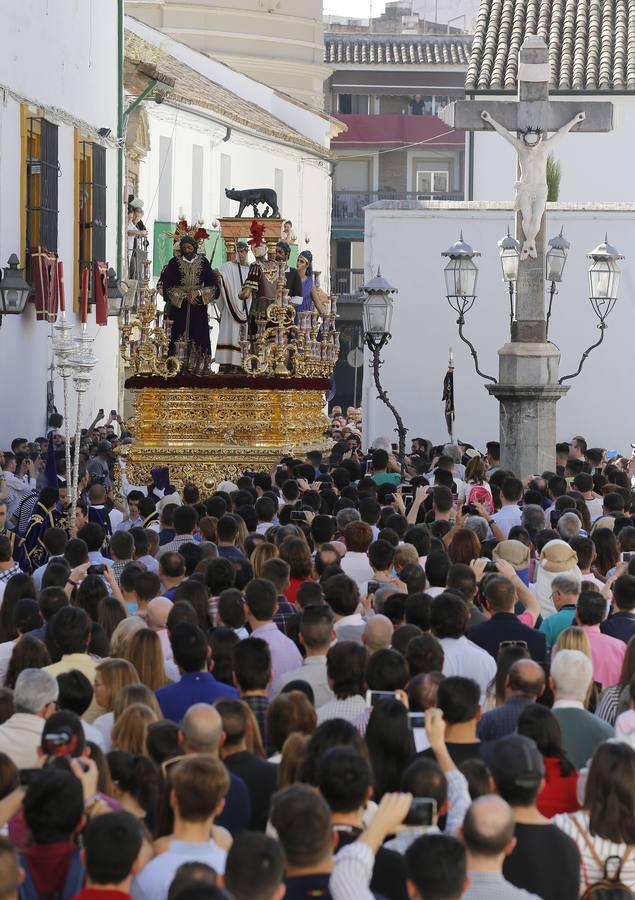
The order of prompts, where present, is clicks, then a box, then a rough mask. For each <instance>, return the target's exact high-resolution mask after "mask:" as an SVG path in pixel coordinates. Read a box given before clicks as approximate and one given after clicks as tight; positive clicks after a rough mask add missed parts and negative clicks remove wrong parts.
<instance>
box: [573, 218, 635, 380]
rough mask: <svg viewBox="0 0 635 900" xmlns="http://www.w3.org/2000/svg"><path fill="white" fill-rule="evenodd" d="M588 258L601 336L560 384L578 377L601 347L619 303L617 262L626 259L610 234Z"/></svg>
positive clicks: (592, 304) (593, 300)
mask: <svg viewBox="0 0 635 900" xmlns="http://www.w3.org/2000/svg"><path fill="white" fill-rule="evenodd" d="M587 259H592V260H593V264H592V265H591V266H589V273H588V275H589V300H590V301H591V306H592V307H593V312H594V313H595V315H596V316H597V317H598V319H599V320H600V321H599V324H598V328H599V329H600V337H599V338H598V340H597V341H596V342H595V344H591V346H590V347H588V348H587V349H586V350H585V351H584V353H583V354H582V357H581V359H580V365H579V366H578V368H577V371H575V372H573V374H571V375H563V376H562V378H560V379H559V382H558V383H559V384H562V383H563V382H564V381H570V380H571V379H572V378H576V377H577V376H578V375H579V374H580V372H581V371H582V366H583V365H584V363H585V362H586V359H587V356H588V355H589V354H590V353H591V351H592V350H595V348H596V347H599V346H600V344H601V343H602V341H603V340H604V332H605V331H606V329H607V328H608V325H607V324H606V319H607V317H608V315H609V313H610V312H611V311H612V309H613V307H614V306H615V304H616V303H617V290H618V287H619V284H620V267H619V266H618V264H617V261H618V259H624V256H623V255H622V254H621V253H620V252H619V250H616V249H615V247H612V246H611V244H609V242H608V235H606V236H605V237H604V241H603V242H602V243H601V244H598V246H597V247H596V248H595V250H591V252H590V253H588V254H587Z"/></svg>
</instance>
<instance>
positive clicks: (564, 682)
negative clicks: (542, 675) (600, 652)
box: [549, 650, 614, 769]
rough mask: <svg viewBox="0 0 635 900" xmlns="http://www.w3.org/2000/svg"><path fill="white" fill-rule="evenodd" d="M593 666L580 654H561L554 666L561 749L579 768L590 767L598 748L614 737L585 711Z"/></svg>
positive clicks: (602, 723)
mask: <svg viewBox="0 0 635 900" xmlns="http://www.w3.org/2000/svg"><path fill="white" fill-rule="evenodd" d="M592 677H593V664H592V662H591V660H590V659H589V657H588V656H586V654H584V653H582V652H581V651H580V650H559V651H558V652H557V653H556V655H555V657H554V658H553V660H552V663H551V676H550V679H549V680H550V683H551V687H552V689H553V693H554V698H555V699H554V704H553V714H554V716H555V717H556V719H557V720H558V722H559V723H560V730H561V731H562V746H563V748H564V751H565V753H566V754H567V756H568V757H569V759H570V760H571V762H572V763H573V765H574V766H575V767H576V769H581V768H582V767H583V766H585V765H586V764H587V762H588V761H589V759H590V758H591V756H592V755H593V751H594V750H595V748H596V747H597V745H598V744H601V743H602V742H603V741H607V740H608V739H609V738H612V737H613V735H614V731H613V728H612V727H611V726H610V725H609V724H608V723H607V722H605V721H604V720H603V719H599V718H598V717H597V716H594V715H593V713H590V712H588V711H587V710H586V709H585V708H584V703H585V700H586V695H587V691H588V689H589V685H590V684H591V678H592Z"/></svg>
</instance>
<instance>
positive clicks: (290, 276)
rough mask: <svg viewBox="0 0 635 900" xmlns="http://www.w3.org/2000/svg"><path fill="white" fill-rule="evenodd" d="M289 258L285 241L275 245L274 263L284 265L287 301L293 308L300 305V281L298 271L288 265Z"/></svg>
mask: <svg viewBox="0 0 635 900" xmlns="http://www.w3.org/2000/svg"><path fill="white" fill-rule="evenodd" d="M290 256H291V247H290V246H289V245H288V244H287V242H286V241H278V243H277V244H276V262H277V263H278V264H280V263H284V264H285V278H286V282H287V290H288V291H289V299H290V301H291V303H293V305H294V306H299V305H300V304H301V303H302V281H301V279H300V274H299V272H298V270H297V269H294V268H293V266H290V265H289V257H290Z"/></svg>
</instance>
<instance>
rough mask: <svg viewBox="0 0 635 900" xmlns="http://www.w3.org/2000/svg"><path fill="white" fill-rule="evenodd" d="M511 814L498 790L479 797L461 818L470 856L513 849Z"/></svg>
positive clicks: (498, 854)
mask: <svg viewBox="0 0 635 900" xmlns="http://www.w3.org/2000/svg"><path fill="white" fill-rule="evenodd" d="M513 839H514V816H513V813H512V809H511V806H509V804H507V803H505V801H504V800H503V799H502V797H499V796H498V794H486V795H485V796H484V797H479V798H478V800H475V801H474V803H472V805H471V806H470V808H469V809H468V811H467V813H466V815H465V820H464V821H463V841H464V843H465V846H466V847H467V849H468V852H469V853H470V855H471V856H488V857H496V856H501V855H502V854H506V853H510V852H511V850H512V849H513Z"/></svg>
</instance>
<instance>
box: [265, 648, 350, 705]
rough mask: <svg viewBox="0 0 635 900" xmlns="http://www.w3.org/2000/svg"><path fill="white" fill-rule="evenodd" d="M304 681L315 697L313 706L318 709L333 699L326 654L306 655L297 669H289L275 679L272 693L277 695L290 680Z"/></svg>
mask: <svg viewBox="0 0 635 900" xmlns="http://www.w3.org/2000/svg"><path fill="white" fill-rule="evenodd" d="M296 680H300V681H306V682H307V684H310V685H311V687H312V688H313V696H314V698H315V708H316V709H319V707H320V706H324V704H325V703H330V702H331V700H335V694H334V693H333V691H332V690H331V689H330V687H329V685H328V681H327V677H326V655H324V656H307V657H306V659H305V660H304V661H303V662H302V665H301V666H299V667H298V668H297V669H291V671H290V672H285V674H284V675H281V676H280V678H278V680H277V681H276V683H275V684H274V686H273V693H274V694H275V695H276V696H277V695H278V694H279V693H280V691H281V690H282V689H283V687H284V686H285V684H288V683H289V682H290V681H296Z"/></svg>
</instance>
